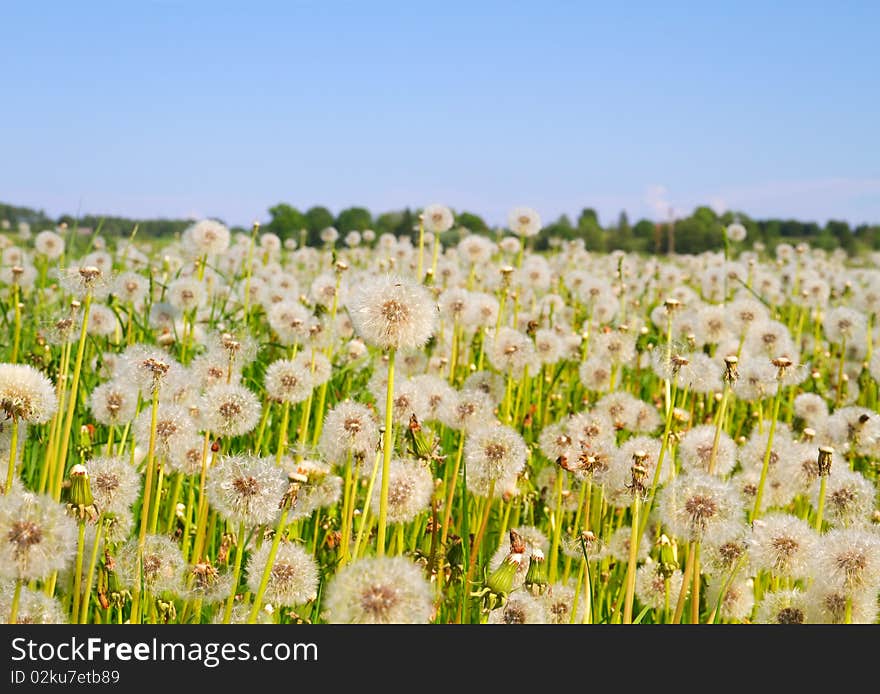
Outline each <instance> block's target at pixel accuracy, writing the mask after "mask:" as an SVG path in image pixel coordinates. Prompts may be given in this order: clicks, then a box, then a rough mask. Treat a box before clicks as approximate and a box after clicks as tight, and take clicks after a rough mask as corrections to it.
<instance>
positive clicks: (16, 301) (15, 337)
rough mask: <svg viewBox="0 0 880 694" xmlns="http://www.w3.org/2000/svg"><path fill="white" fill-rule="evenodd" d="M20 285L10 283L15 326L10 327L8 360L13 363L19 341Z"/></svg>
mask: <svg viewBox="0 0 880 694" xmlns="http://www.w3.org/2000/svg"><path fill="white" fill-rule="evenodd" d="M20 294H21V287H20V286H19V284H18V281H13V283H12V306H13V311H14V312H15V327H14V328H13V329H12V330H13V332H12V358H11V359H10V360H9V361H10V362H12V363H13V364H15V363H17V362H18V346H19V344H20V342H21V300H20V296H19V295H20Z"/></svg>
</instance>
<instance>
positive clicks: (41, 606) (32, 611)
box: [0, 232, 67, 624]
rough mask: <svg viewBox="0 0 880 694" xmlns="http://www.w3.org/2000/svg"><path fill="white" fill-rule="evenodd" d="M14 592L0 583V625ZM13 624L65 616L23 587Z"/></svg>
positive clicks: (60, 608) (49, 601) (54, 603)
mask: <svg viewBox="0 0 880 694" xmlns="http://www.w3.org/2000/svg"><path fill="white" fill-rule="evenodd" d="M41 233H47V232H41ZM50 233H51V232H50ZM38 236H39V234H38ZM14 592H15V585H14V584H12V583H6V582H3V583H0V623H2V624H7V623H8V622H7V621H6V620H7V619H8V618H9V615H10V613H11V612H12V596H13V593H14ZM15 623H16V624H67V614H66V610H65V609H64V606H63V605H62V604H61V602H59V601H58V600H57V599H56V598H52V597H49V596H47V595H46V594H45V593H43V592H42V591H39V590H31V589H30V588H27V587H23V588H22V589H21V595H20V598H19V603H18V612H17V616H16V619H15Z"/></svg>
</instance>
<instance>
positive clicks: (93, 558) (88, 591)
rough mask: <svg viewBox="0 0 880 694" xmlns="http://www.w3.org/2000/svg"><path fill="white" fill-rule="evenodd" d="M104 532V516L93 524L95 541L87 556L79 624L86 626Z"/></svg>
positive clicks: (99, 517)
mask: <svg viewBox="0 0 880 694" xmlns="http://www.w3.org/2000/svg"><path fill="white" fill-rule="evenodd" d="M103 530H104V515H103V514H101V515H99V516H98V520H97V522H96V524H95V539H94V544H93V545H92V553H91V555H90V556H89V569H88V572H87V573H86V581H85V591H84V594H83V599H82V609H81V610H80V615H79V623H80V624H87V623H88V616H89V600H90V599H91V597H92V581H93V580H94V578H95V567H96V566H97V565H98V547H99V546H100V545H101V534H102V532H103Z"/></svg>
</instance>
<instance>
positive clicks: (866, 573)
mask: <svg viewBox="0 0 880 694" xmlns="http://www.w3.org/2000/svg"><path fill="white" fill-rule="evenodd" d="M454 225H455V218H454V216H453V214H452V213H451V212H450V210H449V209H447V208H446V207H444V206H442V205H431V206H428V207H426V208H425V209H424V211H423V213H422V215H421V216H420V217H419V224H418V227H417V229H416V230H414V232H413V234H412V236H400V237H395V236H394V235H391V234H376V233H374V232H372V231H370V230H363V231H360V232H358V231H353V232H349V233H348V234H345V235H344V236H341V235H340V234H339V233H338V232H337V231H336V230H335V229H334V228H332V227H328V228H327V229H325V230H324V231H323V232H322V233H321V241H322V245H321V246H318V247H311V246H299V245H298V244H297V242H296V240H294V239H286V240H282V239H280V238H279V237H278V236H276V235H274V234H272V233H264V232H261V229H260V227H259V225H256V224H255V225H254V227H253V229H252V231H251V232H250V233H235V234H233V233H231V232H230V230H229V229H228V228H227V227H226V226H224V225H223V224H221V223H220V222H217V221H214V220H209V219H206V220H202V221H199V222H195V223H193V224H192V226H190V227H189V228H187V229H186V230H185V231H184V232H183V233H182V234H181V235H180V236H179V238H175V239H173V240H171V239H169V240H168V241H167V242H165V243H161V244H159V243H155V242H152V243H150V242H144V241H141V240H140V239H138V237H137V234H136V233H135V234H132V235H131V236H130V237H129V238H122V239H118V240H117V239H113V240H106V239H104V238H103V237H102V236H101V235H100V233H92V234H91V235H89V236H88V237H85V238H83V237H78V236H77V234H76V233H75V229H73V228H63V229H53V230H40V231H37V230H34V231H33V232H31V231H30V230H28V229H22V230H21V231H20V232H17V233H16V232H12V231H10V232H9V233H7V234H5V235H2V236H0V302H2V312H0V314H2V317H3V321H4V327H3V330H4V334H5V335H6V338H7V339H6V340H5V341H4V343H3V345H2V346H0V361H2V362H3V363H0V409H2V411H3V413H4V416H3V417H2V418H0V461H2V462H0V491H2V495H0V582H2V583H3V584H4V585H2V586H0V620H2V621H4V622H7V623H56V622H65V623H67V622H69V623H80V624H86V623H88V624H93V623H100V624H105V623H114V624H115V623H118V624H126V623H161V624H176V623H200V622H215V623H255V622H257V623H283V624H290V623H297V624H299V623H429V622H431V623H489V624H525V623H553V624H602V623H625V624H637V623H641V624H648V623H698V622H699V623H833V624H844V623H876V622H877V620H878V593H880V530H878V528H880V509H878V504H877V484H876V481H877V474H878V461H880V416H878V413H877V412H878V411H877V398H878V382H880V355H878V354H877V352H876V350H875V349H874V344H875V343H876V342H877V341H878V336H880V332H878V326H877V325H876V314H877V310H878V307H880V270H877V269H875V268H876V267H877V262H878V254H870V255H863V256H861V257H853V256H849V255H847V254H846V253H845V252H843V251H834V252H828V251H826V250H822V249H816V248H811V247H809V246H807V245H806V244H799V245H797V246H792V245H788V244H785V243H781V244H779V245H777V246H776V247H775V248H773V249H772V253H769V252H767V250H766V249H764V248H762V247H761V246H757V247H756V246H755V245H753V244H751V243H750V241H749V239H748V238H747V237H746V230H745V228H744V227H743V226H741V225H740V224H738V223H733V224H730V225H728V226H727V227H726V228H725V229H724V247H723V251H718V252H704V253H701V254H699V255H684V254H679V255H663V256H657V255H653V256H652V255H643V254H635V253H624V252H614V253H610V254H599V253H591V252H589V251H587V250H585V248H584V243H583V241H582V240H578V239H568V240H556V241H555V242H554V243H552V244H551V247H550V249H549V250H546V251H540V252H539V251H535V250H533V248H532V242H533V240H534V237H535V235H536V234H537V233H538V232H539V231H540V229H541V221H540V218H539V216H538V214H537V212H535V211H534V210H531V209H529V208H517V209H515V210H513V211H512V212H511V213H510V216H509V219H508V229H507V232H506V235H504V236H503V237H500V236H496V237H490V236H485V235H480V234H475V233H472V234H467V233H463V232H461V231H460V230H459V231H458V233H457V236H456V239H457V240H456V241H455V242H454V243H448V244H446V245H445V246H444V244H443V242H442V239H443V234H444V233H446V232H447V231H449V230H450V229H453V227H454ZM459 237H460V240H458V238H459Z"/></svg>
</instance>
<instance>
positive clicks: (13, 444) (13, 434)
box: [3, 417, 18, 496]
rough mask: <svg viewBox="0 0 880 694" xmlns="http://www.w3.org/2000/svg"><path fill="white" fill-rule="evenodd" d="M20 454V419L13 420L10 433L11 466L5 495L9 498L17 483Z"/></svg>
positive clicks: (7, 473) (7, 470)
mask: <svg viewBox="0 0 880 694" xmlns="http://www.w3.org/2000/svg"><path fill="white" fill-rule="evenodd" d="M17 452H18V417H13V418H12V427H11V428H10V431H9V466H8V467H7V468H6V486H5V487H4V488H3V494H4V495H6V496H8V495H9V493H10V492H11V491H12V483H13V482H14V481H15V465H16V458H17V456H16V453H17Z"/></svg>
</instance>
